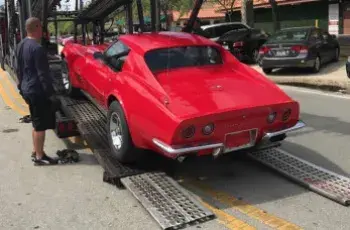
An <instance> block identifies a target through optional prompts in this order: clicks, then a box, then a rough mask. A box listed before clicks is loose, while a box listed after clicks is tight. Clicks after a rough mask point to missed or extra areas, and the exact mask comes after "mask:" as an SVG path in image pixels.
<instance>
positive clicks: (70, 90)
mask: <svg viewBox="0 0 350 230" xmlns="http://www.w3.org/2000/svg"><path fill="white" fill-rule="evenodd" d="M68 72H69V69H68V64H67V61H66V60H65V59H62V62H61V74H62V90H63V93H64V94H66V95H68V96H71V97H74V96H77V95H78V94H79V92H80V90H79V89H78V88H75V87H73V86H72V83H71V79H70V76H69V73H68Z"/></svg>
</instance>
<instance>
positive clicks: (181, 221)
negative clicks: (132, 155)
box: [121, 173, 214, 229]
mask: <svg viewBox="0 0 350 230" xmlns="http://www.w3.org/2000/svg"><path fill="white" fill-rule="evenodd" d="M121 181H122V183H123V184H124V185H125V187H126V188H128V189H129V190H130V191H131V192H132V193H133V195H134V196H135V197H136V198H137V199H138V200H139V201H140V202H141V204H142V205H143V206H144V207H145V208H146V209H147V211H148V212H149V213H150V214H151V215H152V216H153V218H154V219H155V220H156V221H157V222H158V223H159V224H160V226H161V227H162V228H163V229H178V228H183V227H186V225H190V224H192V223H200V222H204V221H208V220H211V219H212V218H213V217H214V215H213V213H212V212H210V211H209V210H208V209H206V208H204V207H202V205H201V204H200V203H199V202H198V201H196V200H195V199H193V198H192V197H191V195H190V194H189V193H188V192H187V191H186V190H185V189H183V188H182V187H181V186H180V185H179V184H178V183H176V182H175V181H174V180H173V179H172V178H170V177H168V176H167V175H166V174H165V173H144V174H140V175H136V176H131V177H125V178H122V179H121Z"/></svg>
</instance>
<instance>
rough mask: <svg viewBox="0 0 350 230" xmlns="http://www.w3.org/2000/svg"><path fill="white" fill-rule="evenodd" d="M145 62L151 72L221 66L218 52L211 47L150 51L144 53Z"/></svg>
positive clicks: (185, 47)
mask: <svg viewBox="0 0 350 230" xmlns="http://www.w3.org/2000/svg"><path fill="white" fill-rule="evenodd" d="M145 61H146V64H147V65H148V67H149V68H150V70H151V71H152V72H154V71H159V70H165V69H174V68H183V67H192V66H205V65H217V64H222V57H221V55H220V51H219V50H217V49H216V48H215V47H211V46H184V47H173V48H163V49H157V50H151V51H149V52H147V53H146V55H145Z"/></svg>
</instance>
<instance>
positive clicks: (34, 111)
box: [23, 95, 56, 131]
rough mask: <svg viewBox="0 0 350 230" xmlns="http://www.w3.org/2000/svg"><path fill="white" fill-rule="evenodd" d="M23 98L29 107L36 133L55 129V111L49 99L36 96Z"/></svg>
mask: <svg viewBox="0 0 350 230" xmlns="http://www.w3.org/2000/svg"><path fill="white" fill-rule="evenodd" d="M23 98H24V100H25V101H26V102H27V104H28V106H29V111H30V117H31V120H32V125H33V128H34V130H35V131H45V130H48V129H55V125H56V116H55V110H54V109H53V105H52V102H51V101H50V100H49V99H46V97H41V96H36V95H35V96H33V95H31V96H23Z"/></svg>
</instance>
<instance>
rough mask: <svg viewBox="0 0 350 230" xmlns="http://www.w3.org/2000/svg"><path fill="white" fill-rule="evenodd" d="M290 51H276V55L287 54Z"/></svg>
mask: <svg viewBox="0 0 350 230" xmlns="http://www.w3.org/2000/svg"><path fill="white" fill-rule="evenodd" d="M287 54H288V52H287V51H285V50H280V51H276V56H287Z"/></svg>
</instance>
